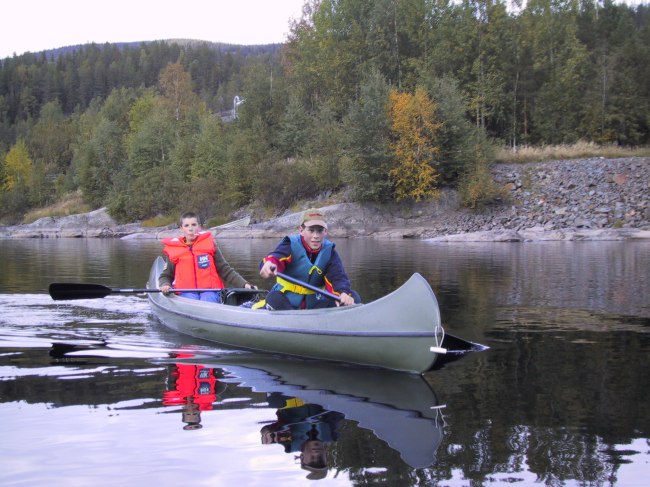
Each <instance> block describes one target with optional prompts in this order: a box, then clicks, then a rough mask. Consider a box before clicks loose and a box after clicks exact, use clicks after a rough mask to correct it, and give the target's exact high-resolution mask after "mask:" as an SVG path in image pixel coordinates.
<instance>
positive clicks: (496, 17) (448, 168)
mask: <svg viewBox="0 0 650 487" xmlns="http://www.w3.org/2000/svg"><path fill="white" fill-rule="evenodd" d="M649 14H650V7H649V6H648V5H640V6H636V7H630V6H627V5H618V4H614V3H613V2H612V1H611V0H605V1H604V2H600V1H594V0H581V1H578V0H529V1H528V2H527V3H526V5H525V7H521V6H518V4H517V2H505V1H503V0H490V1H486V0H464V1H462V2H460V3H458V2H450V1H447V0H400V1H397V0H376V1H373V2H369V1H367V0H338V1H333V0H309V1H307V2H306V3H305V6H304V13H303V17H302V18H301V19H300V20H298V21H296V22H295V23H294V24H293V25H292V26H291V30H290V35H289V40H288V41H287V43H286V44H284V45H270V46H231V45H220V44H213V43H207V42H199V41H158V42H148V43H141V44H124V45H117V44H104V45H96V44H89V45H84V46H74V48H70V49H64V50H56V51H47V52H42V53H26V54H23V55H20V56H13V57H11V58H6V59H3V60H0V221H2V222H3V223H17V222H19V221H20V220H21V219H22V218H23V216H24V214H25V213H26V212H27V211H28V210H29V209H31V208H37V207H42V206H46V205H50V204H52V203H54V202H56V201H58V200H60V199H61V198H64V197H65V196H66V195H70V194H81V195H82V198H83V201H84V202H85V204H87V205H88V206H89V207H90V208H99V207H102V206H107V207H108V208H109V211H110V213H111V215H112V216H114V217H115V218H116V219H118V220H120V221H133V220H141V219H146V218H151V217H154V216H156V215H175V214H177V213H179V212H180V211H182V210H185V209H187V208H193V209H196V210H198V211H200V212H201V213H202V214H204V215H206V216H208V217H210V216H223V217H226V216H228V215H229V214H231V213H232V212H233V211H234V210H235V209H237V208H240V207H242V206H245V205H249V204H251V203H253V202H255V203H256V204H259V205H263V206H265V207H267V208H275V209H278V210H282V209H285V208H288V207H290V206H291V205H292V204H293V203H294V202H296V201H298V200H300V199H302V198H309V197H313V196H314V195H316V194H323V193H330V192H331V193H336V192H342V193H343V194H345V197H346V198H348V199H350V200H352V201H359V202H363V201H372V202H390V201H399V200H420V199H424V198H431V197H435V196H436V195H437V194H438V192H439V190H440V189H441V188H442V187H445V186H451V187H456V188H459V189H460V191H461V194H462V195H463V197H464V201H465V203H466V204H467V205H468V206H472V207H476V206H480V205H482V204H486V203H489V202H490V201H492V200H493V199H494V198H498V196H499V192H498V188H495V187H494V183H493V182H492V180H491V178H490V175H489V171H488V170H487V167H488V164H489V163H490V162H492V161H493V154H494V150H495V148H496V147H504V146H506V147H510V148H513V149H516V148H518V147H520V146H524V145H537V146H541V145H548V144H562V143H563V144H571V143H574V142H577V141H580V140H582V141H590V142H595V143H598V144H618V145H622V146H640V145H647V144H649V143H650V83H649V82H648V80H649V79H650V22H649V18H650V17H649ZM235 96H239V97H240V99H241V100H244V101H243V103H241V105H239V106H238V110H237V117H236V118H234V119H233V117H232V116H231V115H232V109H233V100H234V97H235ZM225 115H228V116H225Z"/></svg>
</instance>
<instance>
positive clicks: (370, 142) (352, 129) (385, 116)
mask: <svg viewBox="0 0 650 487" xmlns="http://www.w3.org/2000/svg"><path fill="white" fill-rule="evenodd" d="M388 93H389V87H388V83H387V82H386V80H385V79H384V77H383V76H382V75H381V73H380V72H379V71H378V70H372V71H371V72H370V73H369V74H368V75H367V76H366V77H365V78H364V80H363V82H362V83H361V89H360V95H359V99H358V100H357V101H356V102H355V103H354V104H352V106H351V107H350V111H349V112H348V114H347V115H346V117H345V119H344V122H343V133H344V138H345V147H346V154H345V156H344V157H343V158H342V160H341V172H342V174H343V180H344V181H346V182H347V184H348V186H349V187H350V189H351V191H352V196H353V197H354V198H355V199H356V200H358V201H377V202H386V201H389V200H390V198H391V196H392V192H393V185H392V182H391V180H390V177H389V172H390V167H391V162H392V157H391V153H390V148H389V140H390V119H389V113H388Z"/></svg>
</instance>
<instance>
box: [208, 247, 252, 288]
mask: <svg viewBox="0 0 650 487" xmlns="http://www.w3.org/2000/svg"><path fill="white" fill-rule="evenodd" d="M214 264H215V265H216V266H217V273H218V274H219V276H221V280H222V281H223V282H224V284H226V283H228V284H231V285H232V287H246V288H252V287H253V285H252V284H250V283H249V282H248V281H247V280H246V279H244V278H243V277H242V276H241V275H240V274H239V272H237V271H236V270H235V269H233V268H232V267H231V266H230V264H229V263H228V261H227V260H226V258H225V257H224V256H223V254H222V253H221V250H219V247H217V249H216V250H215V252H214Z"/></svg>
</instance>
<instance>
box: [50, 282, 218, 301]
mask: <svg viewBox="0 0 650 487" xmlns="http://www.w3.org/2000/svg"><path fill="white" fill-rule="evenodd" d="M49 291H50V296H52V299H54V300H55V301H61V300H66V299H95V298H104V297H106V296H108V295H109V294H140V293H161V292H162V291H161V290H160V289H118V288H114V287H106V286H102V285H101V284H78V283H71V282H70V283H68V282H54V283H52V284H50V289H49ZM205 291H216V289H173V290H172V292H182V293H185V292H190V293H200V292H205Z"/></svg>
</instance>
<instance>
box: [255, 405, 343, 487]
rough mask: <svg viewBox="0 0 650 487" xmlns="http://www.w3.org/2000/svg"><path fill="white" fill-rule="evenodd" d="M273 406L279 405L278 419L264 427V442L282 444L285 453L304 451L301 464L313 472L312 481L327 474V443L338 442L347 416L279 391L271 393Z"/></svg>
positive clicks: (301, 453)
mask: <svg viewBox="0 0 650 487" xmlns="http://www.w3.org/2000/svg"><path fill="white" fill-rule="evenodd" d="M267 401H268V403H269V406H271V407H277V408H278V410H277V411H276V413H275V414H276V416H277V420H276V421H274V422H273V423H270V424H267V425H265V426H263V427H262V429H261V431H260V433H261V435H262V443H263V444H265V445H268V444H271V443H279V444H281V445H282V446H284V451H285V453H291V452H297V451H299V452H300V456H299V458H300V466H301V467H302V468H303V469H304V470H307V471H309V472H310V473H309V474H308V475H307V478H308V479H310V480H317V479H322V478H325V477H326V476H327V456H326V452H325V447H324V444H325V443H330V442H333V441H336V440H337V438H338V431H337V430H338V425H339V423H340V422H341V420H342V419H343V418H344V417H345V416H344V415H343V414H341V413H339V412H337V411H326V410H325V409H323V407H322V406H321V405H319V404H308V403H305V402H304V401H303V400H302V399H300V398H298V397H290V396H285V395H284V394H281V393H279V392H271V393H269V394H267Z"/></svg>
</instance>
